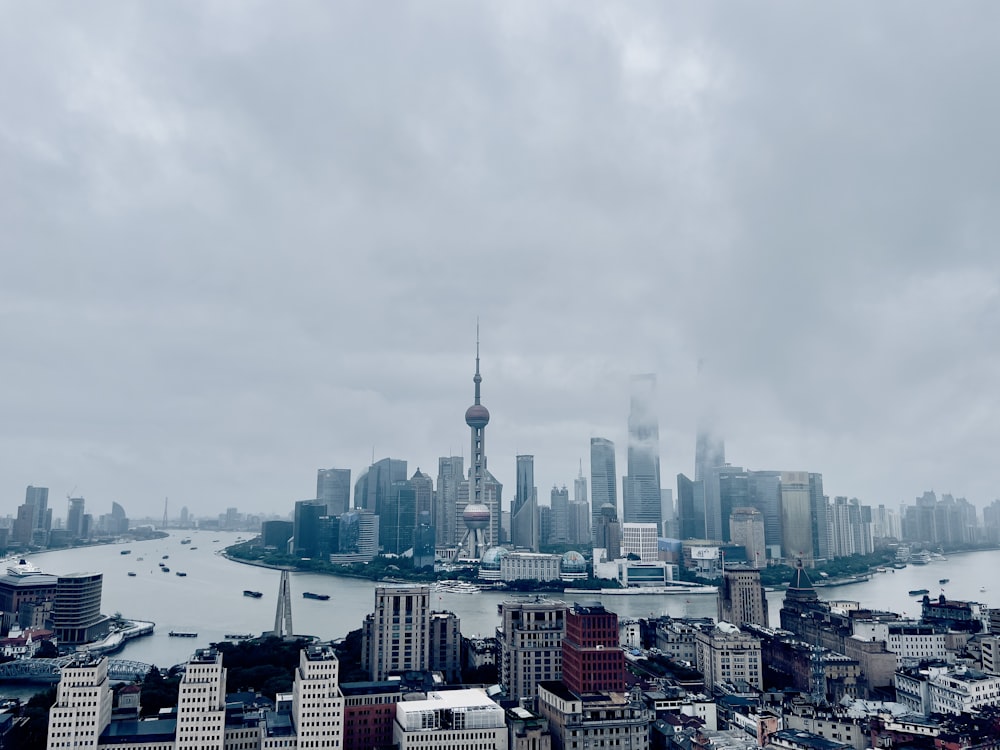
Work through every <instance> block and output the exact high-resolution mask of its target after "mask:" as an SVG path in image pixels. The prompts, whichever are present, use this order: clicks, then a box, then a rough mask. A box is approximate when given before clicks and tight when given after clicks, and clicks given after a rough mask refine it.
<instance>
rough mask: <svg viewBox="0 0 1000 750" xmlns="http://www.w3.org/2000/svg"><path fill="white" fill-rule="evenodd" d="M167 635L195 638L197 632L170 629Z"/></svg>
mask: <svg viewBox="0 0 1000 750" xmlns="http://www.w3.org/2000/svg"><path fill="white" fill-rule="evenodd" d="M167 635H169V636H170V637H171V638H197V637H198V634H197V633H188V632H186V631H183V630H171V631H170V632H169V633H167Z"/></svg>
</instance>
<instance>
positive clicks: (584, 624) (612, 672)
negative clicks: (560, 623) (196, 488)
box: [562, 604, 625, 693]
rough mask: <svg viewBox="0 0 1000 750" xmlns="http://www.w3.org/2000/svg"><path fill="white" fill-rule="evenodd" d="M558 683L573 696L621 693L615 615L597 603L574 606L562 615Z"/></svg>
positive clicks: (622, 659) (622, 671)
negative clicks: (573, 694)
mask: <svg viewBox="0 0 1000 750" xmlns="http://www.w3.org/2000/svg"><path fill="white" fill-rule="evenodd" d="M562 681H563V684H564V685H565V686H566V687H568V688H569V689H570V690H572V691H574V692H576V693H596V692H622V691H624V690H625V654H624V653H623V652H622V650H621V648H619V646H618V615H616V614H615V613H614V612H608V611H607V610H606V609H604V606H603V605H601V604H574V605H573V608H572V609H571V610H570V611H569V612H567V613H566V637H565V639H564V640H563V644H562Z"/></svg>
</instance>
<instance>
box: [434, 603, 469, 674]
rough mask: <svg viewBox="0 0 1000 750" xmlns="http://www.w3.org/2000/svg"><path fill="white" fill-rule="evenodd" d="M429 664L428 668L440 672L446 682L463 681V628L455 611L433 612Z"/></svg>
mask: <svg viewBox="0 0 1000 750" xmlns="http://www.w3.org/2000/svg"><path fill="white" fill-rule="evenodd" d="M428 665H429V666H428V669H430V670H432V671H434V672H440V673H441V674H442V676H443V677H444V681H445V682H447V683H449V684H452V685H455V684H460V683H461V682H462V628H461V621H460V620H459V617H458V615H456V614H455V613H454V612H431V619H430V654H429V655H428Z"/></svg>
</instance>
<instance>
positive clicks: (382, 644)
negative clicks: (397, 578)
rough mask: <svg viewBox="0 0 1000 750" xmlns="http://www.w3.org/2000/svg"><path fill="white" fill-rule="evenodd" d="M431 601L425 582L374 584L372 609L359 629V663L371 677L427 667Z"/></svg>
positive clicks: (381, 678)
mask: <svg viewBox="0 0 1000 750" xmlns="http://www.w3.org/2000/svg"><path fill="white" fill-rule="evenodd" d="M430 600H431V589H430V586H428V585H425V584H398V585H392V586H376V587H375V611H374V612H373V613H372V614H369V615H367V616H366V617H365V620H364V624H363V627H362V631H361V641H362V663H364V664H365V665H366V666H367V668H368V672H369V674H370V675H371V679H373V680H375V681H376V682H377V681H379V680H384V679H385V678H386V677H387V676H388V675H390V674H396V673H400V672H406V671H409V670H418V671H419V670H425V669H427V668H428V664H429V663H430V662H429V660H430V615H431V609H430Z"/></svg>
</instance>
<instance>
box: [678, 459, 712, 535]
mask: <svg viewBox="0 0 1000 750" xmlns="http://www.w3.org/2000/svg"><path fill="white" fill-rule="evenodd" d="M677 525H678V527H679V528H678V535H679V536H680V538H681V539H708V538H709V537H708V534H706V532H705V483H704V482H702V481H700V480H699V481H697V482H693V481H691V480H690V479H688V478H687V477H686V476H684V475H683V474H678V475H677Z"/></svg>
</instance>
